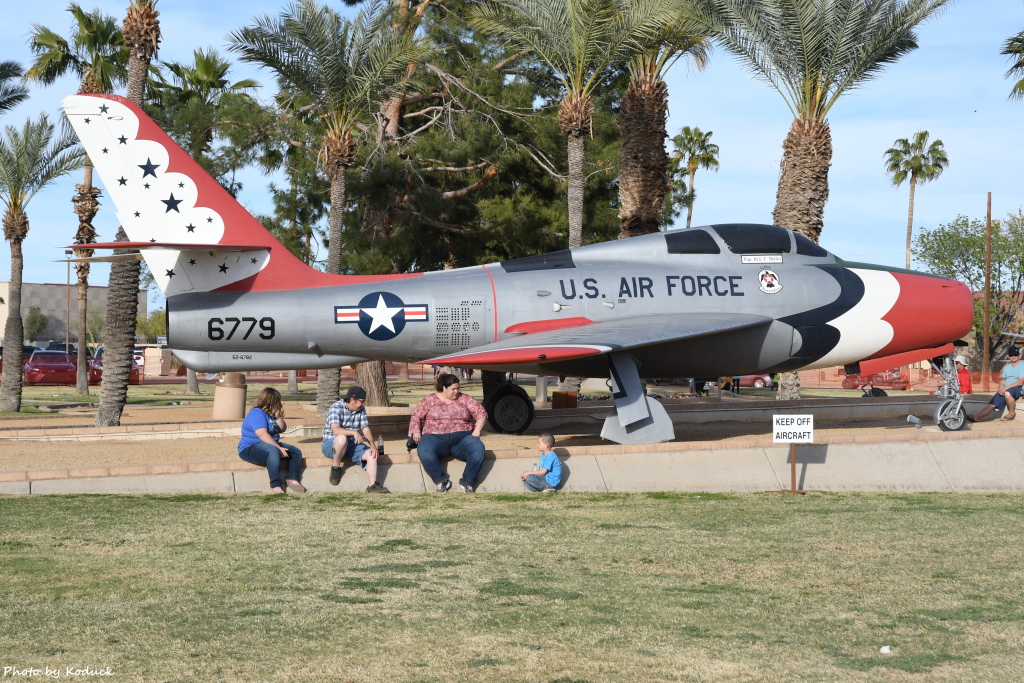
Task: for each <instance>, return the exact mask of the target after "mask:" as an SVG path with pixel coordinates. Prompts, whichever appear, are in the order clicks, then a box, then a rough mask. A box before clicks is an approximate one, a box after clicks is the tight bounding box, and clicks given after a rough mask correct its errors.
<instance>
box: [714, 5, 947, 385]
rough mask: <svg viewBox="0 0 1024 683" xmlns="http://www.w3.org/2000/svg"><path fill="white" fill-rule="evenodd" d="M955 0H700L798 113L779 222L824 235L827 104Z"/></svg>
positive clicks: (779, 195) (788, 381)
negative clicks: (917, 27)
mask: <svg viewBox="0 0 1024 683" xmlns="http://www.w3.org/2000/svg"><path fill="white" fill-rule="evenodd" d="M949 1H950V0H694V2H695V3H697V4H698V8H697V14H699V15H700V16H701V17H702V18H703V20H704V21H705V22H707V24H708V30H709V31H712V32H714V34H715V37H716V39H717V40H719V41H720V42H721V43H722V44H723V45H724V46H725V47H726V49H728V50H729V51H730V52H732V53H733V54H734V55H736V56H737V57H738V58H739V59H740V61H741V62H743V63H744V64H746V65H747V67H748V68H749V69H750V70H751V71H753V72H754V74H755V76H757V77H758V78H760V79H761V80H763V81H765V82H766V83H768V84H769V85H770V86H771V87H773V88H775V90H776V91H777V92H778V93H779V94H780V95H781V96H782V99H783V100H784V101H785V102H786V105H787V106H788V107H789V110H790V112H791V113H792V114H793V123H792V124H791V125H790V127H789V133H787V135H786V139H785V141H784V142H783V143H782V162H781V168H780V173H779V185H778V191H777V192H776V195H775V210H774V211H773V212H772V220H773V222H774V223H775V224H776V225H781V226H782V227H784V228H788V229H789V230H793V231H795V232H799V233H800V234H802V235H804V236H805V237H807V238H808V239H810V240H812V241H814V242H817V241H818V239H819V238H820V237H821V229H822V225H823V222H824V221H823V219H824V212H825V203H826V202H827V201H828V169H829V166H831V165H832V133H831V131H830V129H829V125H828V120H827V118H826V117H827V116H828V113H829V111H830V110H831V109H832V107H833V106H834V105H835V103H836V102H837V101H838V100H839V98H840V97H841V96H842V95H843V94H845V93H847V92H849V91H851V90H853V89H856V88H858V87H861V86H863V85H864V84H866V83H867V82H869V81H870V80H871V79H872V78H874V77H876V76H877V75H878V74H879V73H881V72H882V70H883V69H884V68H885V67H886V66H887V65H889V64H892V63H893V62H895V61H896V60H898V59H899V58H900V57H902V56H903V55H905V54H907V53H908V52H911V51H912V50H914V49H916V48H917V35H916V34H915V33H914V28H915V27H916V26H917V25H918V24H920V23H921V22H922V21H924V20H925V19H927V18H928V17H930V16H932V15H933V14H934V13H935V12H937V11H938V10H939V9H940V8H941V7H942V6H943V5H945V4H946V3H947V2H949ZM777 398H779V399H780V400H787V399H796V398H800V379H799V377H798V376H797V374H796V373H795V372H789V373H784V374H783V375H782V376H781V377H780V381H779V393H778V396H777Z"/></svg>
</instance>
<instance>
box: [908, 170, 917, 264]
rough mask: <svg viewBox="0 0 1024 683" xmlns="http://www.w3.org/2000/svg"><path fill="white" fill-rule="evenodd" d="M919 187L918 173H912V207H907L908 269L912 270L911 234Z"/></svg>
mask: <svg viewBox="0 0 1024 683" xmlns="http://www.w3.org/2000/svg"><path fill="white" fill-rule="evenodd" d="M916 188H917V174H916V173H911V174H910V208H909V209H907V270H910V236H911V235H912V234H913V232H914V190H915V189H916Z"/></svg>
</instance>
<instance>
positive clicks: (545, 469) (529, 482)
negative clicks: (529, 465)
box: [520, 433, 562, 493]
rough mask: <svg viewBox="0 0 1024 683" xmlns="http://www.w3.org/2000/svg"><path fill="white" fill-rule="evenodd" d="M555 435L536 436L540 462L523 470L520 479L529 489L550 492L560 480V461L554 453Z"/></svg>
mask: <svg viewBox="0 0 1024 683" xmlns="http://www.w3.org/2000/svg"><path fill="white" fill-rule="evenodd" d="M554 448H555V437H553V436H551V435H550V434H546V433H545V434H541V435H540V436H538V437H537V450H538V451H540V464H539V465H534V468H533V469H532V470H530V471H529V472H523V474H522V476H521V477H520V479H522V480H523V486H525V487H526V488H527V490H529V491H533V492H537V491H541V492H543V493H552V492H553V491H554V490H555V487H556V486H558V484H559V483H560V482H561V480H562V461H561V460H559V459H558V456H557V455H555V450H554Z"/></svg>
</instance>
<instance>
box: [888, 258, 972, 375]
mask: <svg viewBox="0 0 1024 683" xmlns="http://www.w3.org/2000/svg"><path fill="white" fill-rule="evenodd" d="M892 276H893V277H894V278H895V279H896V281H897V282H898V283H899V286H900V293H899V297H898V298H897V299H896V303H895V304H894V305H893V307H892V309H890V311H889V312H888V313H887V314H886V315H885V316H883V320H885V321H886V322H887V323H889V324H890V325H892V329H893V338H892V341H891V342H890V343H889V345H888V346H886V347H885V348H884V349H882V352H881V354H880V355H886V354H892V353H901V352H903V351H911V350H916V349H922V348H928V347H933V346H938V345H940V344H945V343H948V342H951V341H954V340H956V339H960V338H961V337H963V336H964V335H966V334H967V333H968V332H970V330H971V326H972V325H973V324H974V295H973V294H971V290H970V289H968V288H967V286H966V285H964V284H962V283H960V282H957V281H956V280H949V279H947V278H943V277H936V276H934V275H923V274H921V275H918V274H916V273H907V272H893V273H892Z"/></svg>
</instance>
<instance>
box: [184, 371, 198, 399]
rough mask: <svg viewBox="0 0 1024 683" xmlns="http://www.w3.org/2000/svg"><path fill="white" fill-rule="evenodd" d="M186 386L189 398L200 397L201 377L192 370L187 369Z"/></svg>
mask: <svg viewBox="0 0 1024 683" xmlns="http://www.w3.org/2000/svg"><path fill="white" fill-rule="evenodd" d="M185 386H186V391H187V393H188V395H189V396H199V395H200V393H201V392H200V391H199V377H197V376H196V371H195V370H193V369H192V368H185Z"/></svg>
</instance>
